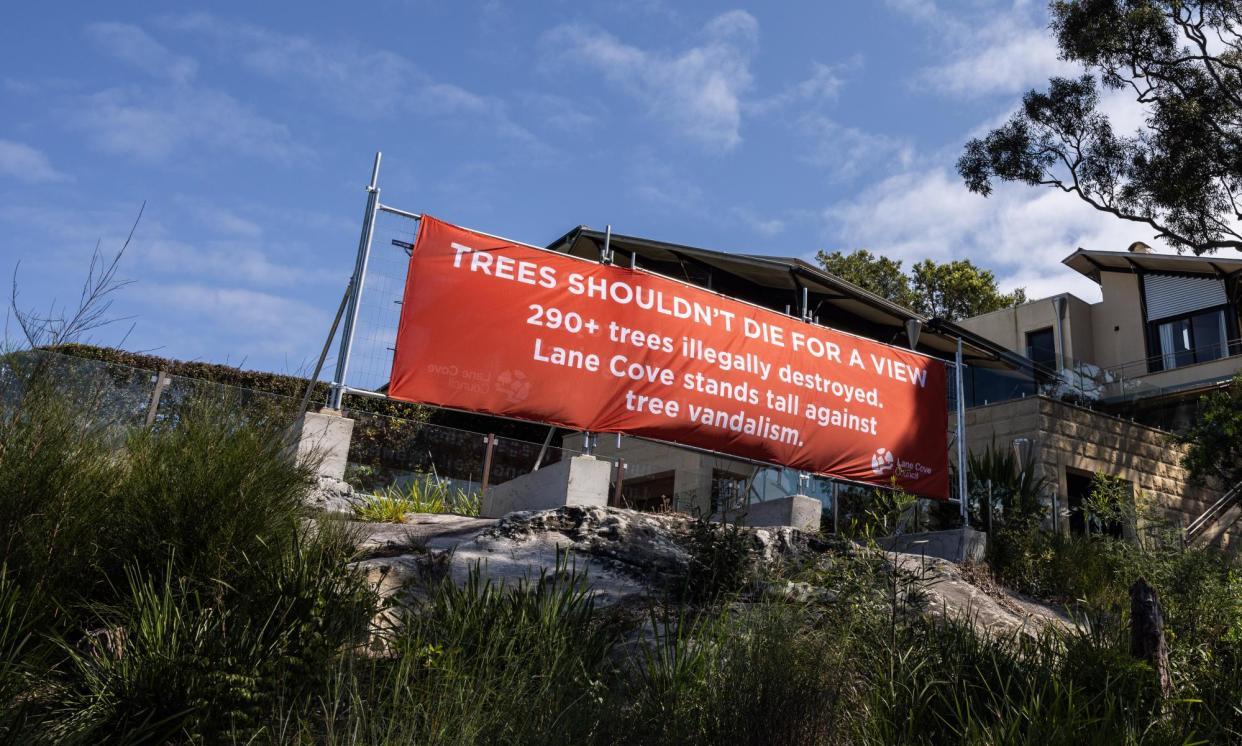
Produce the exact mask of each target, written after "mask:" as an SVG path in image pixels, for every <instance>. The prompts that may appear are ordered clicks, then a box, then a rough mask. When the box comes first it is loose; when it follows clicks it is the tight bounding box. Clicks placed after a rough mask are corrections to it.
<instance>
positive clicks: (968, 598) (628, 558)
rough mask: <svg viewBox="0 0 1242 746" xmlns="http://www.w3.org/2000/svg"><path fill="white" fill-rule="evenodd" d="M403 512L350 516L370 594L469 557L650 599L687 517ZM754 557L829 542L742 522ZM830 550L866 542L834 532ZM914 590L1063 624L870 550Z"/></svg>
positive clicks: (673, 571)
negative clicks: (394, 520) (402, 517)
mask: <svg viewBox="0 0 1242 746" xmlns="http://www.w3.org/2000/svg"><path fill="white" fill-rule="evenodd" d="M407 520H408V521H409V522H407V523H403V524H391V523H356V524H355V527H356V529H357V531H358V532H359V535H360V537H361V538H360V542H359V549H360V551H361V553H362V554H363V556H364V559H362V560H360V561H359V562H358V563H356V566H357V567H359V568H360V569H362V570H363V571H364V572H366V574H367V577H368V578H369V579H370V581H371V582H372V584H373V585H374V587H376V588H377V589H378V590H379V592H380V594H381V596H382V597H385V598H388V597H392V596H394V595H397V594H400V593H411V592H412V593H417V592H418V586H419V584H420V583H423V582H426V581H428V580H435V579H438V578H442V577H451V578H452V579H453V580H454V581H455V582H458V583H462V582H465V580H466V578H467V577H468V575H469V573H470V572H471V570H472V569H473V568H474V567H476V566H477V567H478V568H479V569H480V572H482V573H483V575H484V576H485V577H486V578H488V579H490V580H492V581H493V582H514V581H518V580H522V579H528V580H529V579H534V578H537V577H539V574H540V573H541V572H556V571H557V570H558V568H560V567H563V566H564V565H565V564H566V563H567V564H568V565H569V566H570V567H573V568H576V569H579V570H585V571H586V573H587V577H588V582H589V583H590V586H591V589H592V591H594V593H595V594H596V602H597V604H599V605H601V606H610V605H616V604H619V603H625V604H630V603H635V602H640V603H643V604H648V603H651V602H659V601H660V600H661V599H663V598H664V596H665V593H666V591H667V590H668V589H671V588H676V587H678V586H679V584H680V583H682V582H684V578H685V576H686V572H687V568H688V566H689V563H690V560H691V557H690V554H689V552H688V551H687V549H686V546H687V542H686V539H687V537H688V536H689V534H690V530H691V528H692V526H693V521H692V519H690V518H688V517H686V516H683V515H675V514H652V513H641V512H636V511H632V510H623V509H620V508H605V507H580V506H572V507H565V508H558V509H556V510H543V511H526V512H517V513H511V514H509V515H507V516H505V517H504V518H501V519H499V520H494V519H483V518H469V517H464V516H455V515H427V514H411V515H409V516H408V517H407ZM744 530H745V531H747V532H748V533H749V534H750V536H751V537H752V542H753V550H754V552H755V555H756V558H757V560H758V561H759V563H760V566H761V567H763V566H767V567H769V568H771V567H772V566H773V565H775V564H776V563H779V562H782V561H796V560H797V559H798V558H800V557H808V556H814V555H817V554H819V553H821V552H824V551H827V550H828V549H829V547H830V544H829V543H827V542H825V541H823V540H822V539H819V538H818V537H814V536H808V535H806V534H803V533H801V532H799V531H795V530H793V529H788V528H777V529H744ZM831 546H832V547H834V550H835V551H846V552H868V551H870V550H866V549H864V548H862V547H859V546H858V545H856V544H853V543H851V542H846V541H836V542H834V543H833V544H832V545H831ZM878 554H883V556H884V557H885V558H886V559H887V560H888V561H889V562H890V563H892V564H893V566H894V567H895V568H899V569H900V570H901V571H903V574H904V577H905V578H907V579H913V580H912V584H913V585H914V586H917V587H919V588H920V589H921V592H922V593H923V595H924V598H925V599H926V600H927V604H926V609H927V612H928V613H930V614H932V615H933V616H937V617H944V616H949V617H954V618H960V617H963V616H967V617H969V618H970V619H971V620H973V621H974V622H975V623H976V624H978V625H980V626H981V627H983V628H986V629H988V630H990V631H992V632H993V633H994V634H997V635H1001V634H1010V633H1014V632H1024V633H1029V634H1035V633H1037V632H1038V631H1039V630H1040V629H1042V628H1043V627H1044V626H1046V625H1048V624H1055V625H1058V626H1061V627H1063V628H1069V627H1071V626H1072V622H1071V621H1070V620H1069V619H1068V618H1067V617H1066V616H1065V615H1063V614H1061V613H1059V612H1058V611H1057V610H1055V609H1053V608H1051V607H1049V606H1045V605H1043V604H1039V603H1037V602H1035V601H1033V600H1030V599H1025V598H1023V597H1021V596H1019V595H1017V594H1013V593H1010V592H1008V591H1005V590H1004V589H1001V588H999V587H990V588H987V589H984V588H981V587H979V586H978V585H976V584H973V583H972V582H971V579H972V577H973V576H972V575H971V574H970V573H969V572H963V569H962V566H959V565H957V564H955V563H952V562H948V561H945V560H940V559H933V558H924V557H922V556H920V555H917V554H904V553H900V552H878ZM756 591H757V596H758V597H765V598H775V599H782V600H786V601H790V602H795V603H832V602H834V601H835V600H836V594H835V593H834V592H833V591H832V590H830V589H825V588H821V587H817V586H815V585H813V584H810V583H804V582H790V581H786V580H765V581H763V582H761V583H760V584H759V586H758V587H757V588H756Z"/></svg>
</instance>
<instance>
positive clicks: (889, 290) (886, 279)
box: [815, 249, 918, 308]
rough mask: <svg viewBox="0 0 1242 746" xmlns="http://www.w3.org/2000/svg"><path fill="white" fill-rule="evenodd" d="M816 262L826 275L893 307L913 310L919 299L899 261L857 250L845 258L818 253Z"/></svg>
mask: <svg viewBox="0 0 1242 746" xmlns="http://www.w3.org/2000/svg"><path fill="white" fill-rule="evenodd" d="M815 260H816V261H818V262H819V265H820V266H821V267H823V268H824V271H825V272H828V273H829V274H833V275H836V276H837V277H840V278H841V279H843V280H847V281H849V282H852V283H854V284H855V285H857V286H858V287H860V288H862V289H863V290H869V291H871V292H872V293H875V294H876V295H878V296H880V297H881V298H887V299H888V300H891V301H892V302H894V303H898V304H900V305H903V306H905V307H906V308H914V306H915V304H917V303H918V297H917V296H916V295H915V293H914V291H913V290H912V289H911V288H910V278H909V277H908V276H907V275H906V274H905V272H904V271H903V270H902V266H901V265H902V261H901V260H900V259H889V258H888V257H886V256H879V255H877V254H872V253H871V252H870V251H868V250H866V249H856V250H854V251H851V252H850V253H848V254H845V253H843V252H840V251H834V252H832V253H828V252H826V251H820V252H819V253H818V254H816V255H815Z"/></svg>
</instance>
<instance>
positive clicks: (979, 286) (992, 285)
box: [816, 249, 1026, 321]
mask: <svg viewBox="0 0 1242 746" xmlns="http://www.w3.org/2000/svg"><path fill="white" fill-rule="evenodd" d="M816 259H817V260H818V261H819V263H820V265H821V266H823V268H824V270H825V271H827V272H830V273H832V274H834V275H836V276H837V277H840V278H842V279H844V280H848V281H850V282H852V283H854V284H855V285H857V286H859V287H861V288H863V289H864V290H870V291H871V292H873V293H875V294H876V295H878V296H880V297H882V298H887V299H888V300H891V301H893V302H894V303H898V304H900V305H903V306H905V307H907V308H910V309H913V310H915V311H917V312H919V313H920V314H922V315H924V316H929V317H933V318H936V317H938V318H943V319H948V320H949V321H956V320H958V319H966V318H970V317H971V316H978V315H979V314H981V313H988V312H989V311H996V310H998V309H1001V308H1008V307H1010V306H1016V305H1019V304H1022V303H1025V302H1026V291H1025V290H1024V289H1022V288H1018V289H1016V290H1014V291H1013V292H1012V293H1002V292H1001V291H1000V289H999V288H998V287H997V285H996V275H994V274H992V272H991V271H989V270H986V269H981V268H979V267H976V266H975V265H974V264H973V263H972V262H971V261H970V260H968V259H957V260H954V261H950V262H945V263H943V264H937V263H936V262H934V261H932V260H931V259H924V260H923V261H921V262H918V263H917V264H915V265H914V266H913V267H911V271H910V273H909V274H907V273H905V272H904V271H903V270H902V262H901V260H895V259H889V258H888V257H884V256H878V255H875V254H872V253H871V252H870V251H867V250H866V249H858V250H856V251H852V252H850V253H849V254H844V253H842V252H840V251H834V252H832V253H831V254H830V253H827V252H824V251H821V252H819V255H818V256H817V257H816Z"/></svg>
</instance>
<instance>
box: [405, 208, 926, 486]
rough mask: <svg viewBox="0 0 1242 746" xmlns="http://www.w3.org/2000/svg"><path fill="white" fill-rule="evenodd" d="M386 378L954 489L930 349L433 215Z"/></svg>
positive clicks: (491, 407)
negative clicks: (817, 322)
mask: <svg viewBox="0 0 1242 746" xmlns="http://www.w3.org/2000/svg"><path fill="white" fill-rule="evenodd" d="M388 394H389V396H391V397H393V398H394V399H403V400H407V401H413V402H421V403H426V404H433V405H438V406H444V407H451V408H455V409H465V410H470V411H475V412H484V413H488V414H495V415H501V416H506V417H515V418H520V419H526V420H534V421H537V422H545V423H549V424H555V425H559V426H562V427H567V428H573V429H577V430H589V431H592V432H602V433H603V432H606V433H613V432H620V433H627V434H631V435H637V436H642V437H647V438H652V439H657V440H663V441H670V442H674V443H683V444H686V445H690V446H695V447H698V448H706V449H711V450H715V451H720V452H722V453H726V454H733V455H736V456H741V457H745V458H750V459H756V460H760V461H766V462H771V463H775V464H781V465H784V466H789V467H793V468H796V469H801V470H805V471H809V472H813V473H816V474H823V475H828V476H835V477H841V478H844V479H850V480H856V481H863V482H872V483H876V484H890V483H892V482H893V481H894V480H895V481H896V483H897V484H898V485H900V486H901V487H903V488H905V489H907V490H909V491H911V492H914V493H915V494H919V495H924V496H928V497H936V498H941V499H947V497H948V492H949V467H948V444H947V437H948V436H947V432H946V425H947V406H946V388H945V366H944V364H943V363H941V362H940V361H938V360H935V359H932V358H929V357H926V356H924V355H920V354H917V353H914V352H910V351H908V350H903V349H899V348H895V347H891V346H889V345H884V344H881V343H878V342H873V341H871V340H868V339H863V338H860V337H855V336H853V335H850V334H845V333H842V332H837V331H833V330H831V329H825V328H823V327H820V326H815V325H812V324H808V323H805V322H802V321H799V320H797V319H793V318H790V317H788V316H785V315H782V314H780V313H777V312H775V311H770V310H768V309H765V308H760V307H757V306H753V305H750V304H748V303H745V302H742V301H738V300H735V299H732V298H728V297H725V296H722V295H718V294H716V293H713V292H710V291H708V290H704V289H701V288H698V287H695V286H692V285H688V284H685V283H681V282H678V281H676V280H672V279H669V278H666V277H662V276H659V275H653V274H650V273H647V272H643V271H641V270H634V269H629V268H626V267H617V266H611V265H604V264H597V263H594V262H589V261H586V260H583V259H578V258H576V257H571V256H566V255H564V254H558V253H556V252H551V251H546V250H542V249H537V248H533V247H531V246H526V245H523V244H518V243H513V242H510V241H507V240H505V239H501V238H496V237H493V236H488V235H484V234H480V233H476V232H473V231H469V230H466V229H464V228H459V227H457V226H454V225H450V224H448V223H445V222H442V221H440V220H436V219H435V218H432V217H428V216H424V217H423V219H422V224H421V226H420V227H419V231H418V238H417V240H416V242H415V245H414V249H413V252H412V255H411V257H410V264H409V273H408V275H407V277H406V286H405V295H404V300H403V305H402V309H401V322H400V326H399V327H398V331H397V343H396V353H395V355H394V358H393V369H392V379H391V381H390V383H389V389H388Z"/></svg>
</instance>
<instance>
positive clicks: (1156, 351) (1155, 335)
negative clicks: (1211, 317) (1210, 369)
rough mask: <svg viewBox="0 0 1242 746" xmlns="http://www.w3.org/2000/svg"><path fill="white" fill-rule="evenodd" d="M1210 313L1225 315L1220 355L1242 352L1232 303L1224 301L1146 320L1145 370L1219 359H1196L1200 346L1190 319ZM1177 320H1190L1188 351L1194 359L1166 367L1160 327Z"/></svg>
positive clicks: (1155, 370)
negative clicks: (1221, 353)
mask: <svg viewBox="0 0 1242 746" xmlns="http://www.w3.org/2000/svg"><path fill="white" fill-rule="evenodd" d="M1211 313H1223V314H1224V316H1225V337H1226V339H1225V342H1224V344H1225V350H1224V352H1225V354H1224V355H1222V356H1221V357H1232V356H1234V355H1238V354H1240V353H1242V349H1240V348H1242V345H1240V344H1239V340H1238V317H1237V313H1236V312H1235V311H1234V307H1233V304H1231V303H1225V304H1222V305H1218V306H1210V307H1208V308H1200V309H1199V310H1197V311H1189V312H1187V313H1180V314H1178V315H1176V316H1166V317H1165V318H1162V319H1156V320H1154V321H1148V322H1147V323H1146V324H1145V325H1144V328H1143V330H1144V332H1145V333H1146V335H1147V372H1148V373H1159V372H1161V371H1165V370H1177V369H1178V368H1185V367H1188V366H1190V365H1197V364H1199V363H1208V362H1211V361H1212V360H1219V359H1220V358H1219V357H1215V358H1209V359H1207V360H1199V359H1198V357H1199V356H1198V352H1199V349H1200V348H1199V345H1197V344H1196V343H1195V338H1194V334H1195V330H1194V322H1193V321H1191V320H1192V319H1194V318H1195V317H1197V316H1206V315H1208V314H1211ZM1178 321H1191V325H1190V350H1189V351H1190V352H1191V354H1192V355H1193V356H1194V358H1195V359H1194V360H1193V361H1192V362H1189V363H1186V364H1185V365H1175V366H1173V367H1172V368H1166V367H1164V352H1163V351H1162V350H1161V349H1160V327H1161V326H1163V325H1165V324H1172V323H1175V322H1178Z"/></svg>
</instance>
